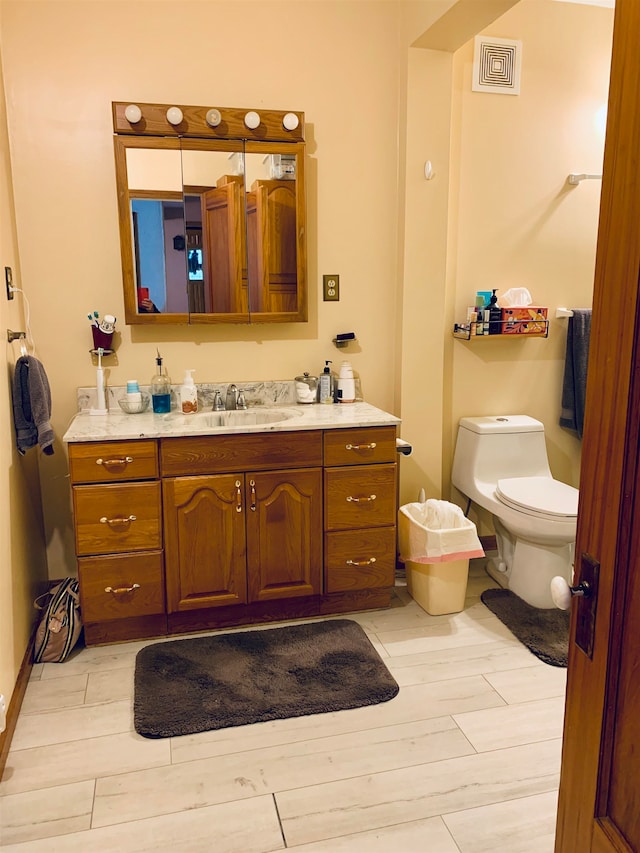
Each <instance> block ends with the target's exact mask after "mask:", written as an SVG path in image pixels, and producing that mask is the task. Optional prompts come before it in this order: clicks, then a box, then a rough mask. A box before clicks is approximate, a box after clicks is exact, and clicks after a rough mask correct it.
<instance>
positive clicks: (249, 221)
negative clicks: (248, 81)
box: [116, 138, 306, 323]
mask: <svg viewBox="0 0 640 853" xmlns="http://www.w3.org/2000/svg"><path fill="white" fill-rule="evenodd" d="M118 148H120V149H121V150H120V152H119V153H118ZM116 163H117V165H118V164H119V165H120V169H119V170H118V179H119V200H120V209H121V213H120V218H121V228H120V230H121V242H122V257H123V277H124V285H125V313H126V315H127V322H133V323H139V322H191V323H193V322H195V323H198V322H205V323H206V322H248V321H249V320H253V321H256V320H257V321H260V322H270V321H271V322H273V321H277V322H286V321H287V320H304V319H306V291H305V287H306V282H305V269H304V266H305V253H304V241H303V238H304V194H303V143H302V144H301V143H292V144H286V145H283V144H278V143H260V142H253V141H252V142H244V141H242V140H239V141H238V140H224V141H222V140H217V141H211V140H200V139H180V140H174V139H166V138H158V139H154V138H146V139H143V140H141V139H132V138H125V139H118V138H116ZM120 171H123V173H124V174H120ZM125 201H126V207H125Z"/></svg>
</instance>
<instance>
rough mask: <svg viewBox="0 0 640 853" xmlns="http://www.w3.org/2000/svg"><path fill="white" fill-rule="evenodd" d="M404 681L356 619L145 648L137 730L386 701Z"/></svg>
mask: <svg viewBox="0 0 640 853" xmlns="http://www.w3.org/2000/svg"><path fill="white" fill-rule="evenodd" d="M398 690H399V688H398V685H397V684H396V682H395V681H394V679H393V678H392V677H391V674H390V673H389V671H388V669H387V668H386V667H385V665H384V664H383V663H382V660H381V659H380V656H379V655H378V653H377V652H376V650H375V649H374V647H373V646H372V645H371V642H370V641H369V639H368V638H367V635H366V634H365V633H364V631H363V630H362V628H361V627H360V626H359V625H358V624H357V622H353V621H352V620H350V619H335V620H327V621H326V622H312V623H306V624H302V625H289V626H286V627H284V628H269V629H265V630H259V631H241V632H237V633H232V634H218V635H215V636H212V637H196V638H194V639H188V640H172V641H170V642H166V643H157V644H154V645H150V646H145V648H144V649H142V650H141V651H139V652H138V654H137V656H136V670H135V698H134V705H133V714H134V725H135V729H136V731H137V732H138V733H139V734H141V735H143V736H144V737H149V738H161V737H174V736H176V735H185V734H195V733H196V732H204V731H208V730H209V729H222V728H226V727H228V726H243V725H246V724H247V723H258V722H263V721H264V720H276V719H282V718H285V717H301V716H304V715H306V714H320V713H324V712H328V711H340V710H344V709H346V708H360V707H362V706H364V705H375V704H377V703H378V702H386V701H387V700H389V699H392V698H393V697H394V696H395V695H396V694H397V693H398Z"/></svg>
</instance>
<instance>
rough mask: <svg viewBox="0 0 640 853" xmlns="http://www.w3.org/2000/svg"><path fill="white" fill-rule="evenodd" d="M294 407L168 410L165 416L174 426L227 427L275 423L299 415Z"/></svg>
mask: <svg viewBox="0 0 640 853" xmlns="http://www.w3.org/2000/svg"><path fill="white" fill-rule="evenodd" d="M300 414H301V413H300V412H299V411H297V410H296V409H293V410H286V409H258V408H256V409H238V410H236V411H229V412H210V411H209V412H194V413H193V414H190V415H185V414H183V413H182V412H170V413H169V414H168V415H165V418H166V419H167V420H169V421H170V422H171V423H172V424H176V426H178V425H179V426H193V427H197V428H198V429H201V428H202V427H205V428H207V429H229V428H244V427H255V426H263V425H266V424H277V423H281V422H282V421H286V420H289V419H290V418H295V417H299V416H300Z"/></svg>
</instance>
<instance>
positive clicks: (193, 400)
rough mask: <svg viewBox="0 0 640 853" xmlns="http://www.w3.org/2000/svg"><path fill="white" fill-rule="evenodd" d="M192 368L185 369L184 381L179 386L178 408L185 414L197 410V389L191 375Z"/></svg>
mask: <svg viewBox="0 0 640 853" xmlns="http://www.w3.org/2000/svg"><path fill="white" fill-rule="evenodd" d="M192 373H193V370H186V371H185V374H184V382H183V383H182V386H181V387H180V408H181V409H182V412H183V413H184V414H185V415H191V414H193V413H194V412H197V411H198V389H197V388H196V386H195V383H194V381H193V376H192Z"/></svg>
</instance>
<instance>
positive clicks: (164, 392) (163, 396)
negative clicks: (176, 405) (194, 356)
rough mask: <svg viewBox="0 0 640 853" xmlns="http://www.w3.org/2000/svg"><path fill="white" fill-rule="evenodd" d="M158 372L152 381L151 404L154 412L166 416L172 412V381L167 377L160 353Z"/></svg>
mask: <svg viewBox="0 0 640 853" xmlns="http://www.w3.org/2000/svg"><path fill="white" fill-rule="evenodd" d="M156 365H157V371H156V374H155V376H154V377H153V378H152V379H151V386H150V390H151V404H152V406H153V411H154V412H156V413H157V414H166V413H167V412H170V411H171V379H169V377H168V376H167V373H166V370H165V369H164V367H163V366H162V356H161V355H160V352H159V351H158V357H157V358H156Z"/></svg>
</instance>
